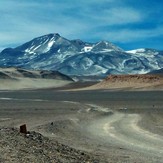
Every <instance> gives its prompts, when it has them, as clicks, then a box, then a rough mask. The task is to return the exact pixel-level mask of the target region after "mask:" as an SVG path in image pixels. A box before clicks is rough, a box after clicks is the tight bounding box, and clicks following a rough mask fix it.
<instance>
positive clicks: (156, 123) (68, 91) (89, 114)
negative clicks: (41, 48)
mask: <svg viewBox="0 0 163 163" xmlns="http://www.w3.org/2000/svg"><path fill="white" fill-rule="evenodd" d="M137 78H139V77H136V79H137ZM3 80H4V79H3ZM26 80H27V79H26ZM28 80H29V79H28ZM30 80H31V79H30ZM32 80H33V79H32ZM35 80H36V79H35ZM39 80H41V79H39ZM112 80H113V79H112ZM116 80H117V79H116ZM132 80H133V79H132ZM132 80H130V81H132ZM141 80H142V81H141V84H140V80H139V81H137V82H138V84H137V87H136V88H135V87H132V86H133V85H134V84H135V82H136V81H135V77H134V81H133V83H132V84H133V85H132V84H131V82H130V83H129V87H127V86H128V85H126V82H128V79H127V80H126V79H125V81H124V79H123V80H120V81H118V84H119V83H121V84H119V85H120V86H121V87H118V86H117V87H116V88H115V82H116V81H115V79H114V80H113V81H112V83H111V84H106V81H103V82H104V85H105V86H102V84H103V82H102V83H100V84H99V83H98V84H94V83H92V84H90V83H87V84H84V83H80V82H78V83H71V84H69V85H66V86H63V85H59V87H58V86H57V88H56V87H54V86H53V85H51V84H50V87H49V88H48V87H47V85H46V87H44V85H42V87H41V88H38V87H31V88H29V87H28V88H24V89H22V88H20V87H18V88H17V89H15V88H14V89H11V86H12V85H10V89H1V91H0V162H15V163H16V162H74V163H76V162H109V163H110V162H114V163H118V162H119V163H122V162H125V163H127V162H129V163H133V162H136V163H138V162H139V163H142V162H144V163H153V162H157V163H162V162H163V91H162V85H161V83H160V82H159V83H158V80H159V79H158V78H157V79H155V78H152V81H153V80H154V81H153V82H155V81H156V80H157V85H155V84H153V82H151V79H150V81H148V79H147V80H146V79H144V78H143V79H141ZM144 80H145V81H146V82H147V81H148V82H149V83H150V82H151V83H152V85H151V87H150V84H147V86H144V87H143V86H142V83H143V82H144ZM124 82H125V83H124ZM122 83H123V85H125V86H123V87H122ZM14 84H15V83H14ZM28 84H29V82H28ZM38 84H39V83H38ZM53 84H54V83H53ZM66 84H67V83H66ZM90 85H93V86H90ZM99 85H100V86H99ZM106 85H107V88H106ZM111 85H114V87H111ZM138 86H139V87H138ZM83 87H84V88H83ZM36 88H37V89H36ZM74 88H75V89H74ZM22 124H26V125H27V130H28V131H29V132H28V133H27V134H22V133H20V132H19V126H20V125H22Z"/></svg>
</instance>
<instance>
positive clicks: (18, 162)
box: [0, 128, 104, 163]
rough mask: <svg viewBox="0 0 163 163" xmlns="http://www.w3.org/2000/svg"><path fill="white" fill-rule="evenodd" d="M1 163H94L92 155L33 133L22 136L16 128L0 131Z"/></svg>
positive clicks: (98, 160) (95, 157) (95, 160)
mask: <svg viewBox="0 0 163 163" xmlns="http://www.w3.org/2000/svg"><path fill="white" fill-rule="evenodd" d="M0 162H1V163H11V162H12V163H29V162H30V163H32V162H33V163H60V162H64V163H66V162H68V163H69V162H74V163H78V162H79V163H81V162H87V163H91V162H93V163H96V162H104V161H102V160H100V159H99V158H97V156H94V155H92V154H88V153H86V152H83V151H80V150H75V149H73V148H70V147H68V146H66V145H63V144H60V143H58V142H57V141H52V140H50V139H48V138H46V137H44V136H42V135H41V134H40V133H36V132H34V131H32V132H29V133H28V134H22V133H20V132H19V131H18V129H16V128H1V129H0Z"/></svg>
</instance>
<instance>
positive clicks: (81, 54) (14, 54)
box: [0, 34, 163, 78]
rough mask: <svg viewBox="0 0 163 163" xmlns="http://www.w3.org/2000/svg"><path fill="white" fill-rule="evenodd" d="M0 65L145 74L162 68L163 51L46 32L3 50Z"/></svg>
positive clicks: (90, 74) (67, 71) (94, 73)
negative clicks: (130, 48)
mask: <svg viewBox="0 0 163 163" xmlns="http://www.w3.org/2000/svg"><path fill="white" fill-rule="evenodd" d="M0 67H21V68H25V69H32V70H50V71H51V70H53V71H59V72H61V73H63V74H66V75H69V76H79V77H80V78H82V77H86V78H89V77H94V78H96V77H97V76H98V77H101V78H102V77H105V76H108V75H109V74H145V73H149V72H151V71H155V70H159V69H161V68H163V51H159V50H155V49H137V50H131V51H125V50H123V49H121V48H119V47H117V46H116V45H114V44H112V43H111V42H108V41H100V42H97V43H87V42H83V41H81V40H68V39H66V38H64V37H61V36H60V35H59V34H48V35H44V36H41V37H38V38H35V39H33V40H31V41H29V42H27V43H25V44H23V45H21V46H18V47H16V48H6V49H4V50H3V51H2V52H1V53H0Z"/></svg>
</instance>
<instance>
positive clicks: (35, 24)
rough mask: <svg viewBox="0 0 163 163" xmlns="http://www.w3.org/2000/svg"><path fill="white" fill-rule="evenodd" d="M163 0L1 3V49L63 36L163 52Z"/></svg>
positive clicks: (23, 0)
mask: <svg viewBox="0 0 163 163" xmlns="http://www.w3.org/2000/svg"><path fill="white" fill-rule="evenodd" d="M162 6H163V1H162V0H0V50H2V49H3V48H5V47H15V46H17V45H20V44H22V43H25V42H27V41H29V40H31V39H33V38H35V37H38V36H41V35H44V34H48V33H59V34H60V35H61V36H63V37H65V38H68V39H78V38H80V39H82V40H83V41H87V42H98V41H100V40H107V41H110V42H113V43H115V44H117V45H118V46H120V47H121V48H123V49H125V50H129V49H136V48H142V47H148V48H156V49H161V50H163V14H162Z"/></svg>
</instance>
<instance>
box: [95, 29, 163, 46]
mask: <svg viewBox="0 0 163 163" xmlns="http://www.w3.org/2000/svg"><path fill="white" fill-rule="evenodd" d="M161 35H163V27H157V28H155V29H150V30H145V29H142V30H135V29H132V30H131V29H123V30H118V31H117V30H115V31H114V30H111V31H108V32H99V33H98V36H99V37H102V38H103V39H106V38H109V39H110V40H111V41H113V42H121V43H127V42H134V41H138V40H141V39H148V38H152V37H159V36H161Z"/></svg>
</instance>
